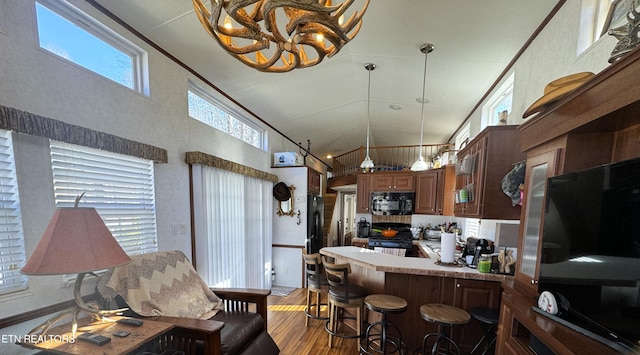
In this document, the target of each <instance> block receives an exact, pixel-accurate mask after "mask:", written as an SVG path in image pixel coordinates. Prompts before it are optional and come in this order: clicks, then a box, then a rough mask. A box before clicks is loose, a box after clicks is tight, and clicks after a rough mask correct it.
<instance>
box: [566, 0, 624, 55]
mask: <svg viewBox="0 0 640 355" xmlns="http://www.w3.org/2000/svg"><path fill="white" fill-rule="evenodd" d="M613 2H614V0H582V4H581V7H580V29H579V31H578V40H577V46H576V54H577V55H580V54H581V53H582V52H584V51H585V50H587V49H588V48H589V47H590V46H591V45H592V44H593V43H595V42H596V41H597V40H598V39H600V37H602V36H603V35H604V36H607V34H606V31H605V29H604V27H605V23H606V20H607V15H608V14H609V9H610V8H611V4H612V3H613ZM615 15H616V16H615V17H616V18H619V17H620V15H621V14H615ZM603 32H604V33H603Z"/></svg>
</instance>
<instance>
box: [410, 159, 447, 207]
mask: <svg viewBox="0 0 640 355" xmlns="http://www.w3.org/2000/svg"><path fill="white" fill-rule="evenodd" d="M443 193H444V173H443V169H433V170H427V171H424V172H420V173H416V204H415V210H414V213H416V214H442V201H443Z"/></svg>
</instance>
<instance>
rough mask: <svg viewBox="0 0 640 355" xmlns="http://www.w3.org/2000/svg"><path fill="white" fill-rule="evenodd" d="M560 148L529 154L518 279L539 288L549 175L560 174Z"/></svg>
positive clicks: (523, 283) (533, 287)
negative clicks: (558, 169) (558, 171)
mask: <svg viewBox="0 0 640 355" xmlns="http://www.w3.org/2000/svg"><path fill="white" fill-rule="evenodd" d="M559 157H560V149H552V150H550V151H547V152H545V153H541V154H537V155H532V156H527V167H526V173H525V178H524V186H525V189H524V191H525V194H524V195H525V197H524V201H523V206H524V209H523V212H522V221H523V222H522V223H521V224H520V233H519V235H520V238H519V239H518V250H519V251H521V252H519V253H518V261H517V264H516V270H515V274H514V276H515V279H516V280H517V281H518V282H520V283H521V284H522V285H526V287H528V288H530V289H531V294H532V295H533V294H535V293H536V292H537V291H538V274H539V268H540V260H539V258H538V255H541V253H542V226H543V217H544V205H545V196H546V187H547V179H548V178H549V177H551V176H554V175H556V173H557V166H558V160H559Z"/></svg>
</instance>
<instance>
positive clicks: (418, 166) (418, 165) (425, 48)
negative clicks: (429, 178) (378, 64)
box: [411, 43, 435, 171]
mask: <svg viewBox="0 0 640 355" xmlns="http://www.w3.org/2000/svg"><path fill="white" fill-rule="evenodd" d="M434 48H435V47H434V45H433V44H431V43H425V44H423V45H421V46H420V52H422V53H424V80H423V81H422V98H421V100H420V102H422V112H421V118H420V150H419V152H418V153H419V154H420V157H419V158H418V160H416V162H415V163H413V165H411V170H412V171H425V170H427V169H429V164H427V162H425V161H424V157H423V156H422V138H423V135H424V103H425V101H426V98H425V97H424V94H425V90H426V87H427V57H428V54H429V53H431V52H433V49H434Z"/></svg>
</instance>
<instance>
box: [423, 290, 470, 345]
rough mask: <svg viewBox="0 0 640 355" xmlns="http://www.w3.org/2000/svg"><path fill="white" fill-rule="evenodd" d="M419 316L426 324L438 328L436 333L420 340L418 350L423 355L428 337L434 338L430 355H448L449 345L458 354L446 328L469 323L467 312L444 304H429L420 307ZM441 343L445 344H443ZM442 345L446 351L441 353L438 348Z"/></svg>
mask: <svg viewBox="0 0 640 355" xmlns="http://www.w3.org/2000/svg"><path fill="white" fill-rule="evenodd" d="M420 316H422V319H424V320H426V321H427V322H431V323H436V324H437V325H438V327H439V328H440V331H439V332H438V333H429V334H427V335H425V336H424V338H422V347H421V348H420V349H421V350H422V354H423V355H425V354H427V353H426V350H427V349H426V348H427V340H429V338H430V337H435V342H434V343H433V346H432V347H431V354H449V353H450V349H451V345H453V346H454V348H455V350H456V352H455V353H456V354H460V348H459V347H458V344H456V342H455V341H453V339H451V338H450V337H449V336H448V335H447V331H446V328H447V327H453V326H456V325H463V324H467V323H469V321H470V320H471V315H470V314H469V312H467V311H465V310H464V309H460V308H458V307H454V306H449V305H446V304H440V303H430V304H423V305H422V306H420ZM443 342H444V343H446V344H443ZM442 345H446V349H443V350H442V351H441V350H440V347H442ZM420 349H419V350H420Z"/></svg>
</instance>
